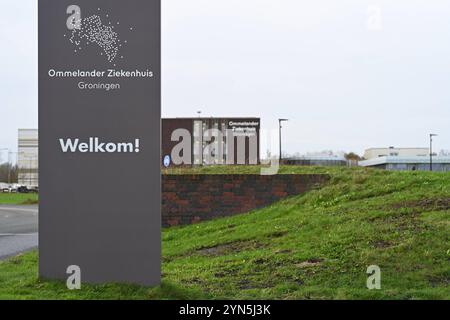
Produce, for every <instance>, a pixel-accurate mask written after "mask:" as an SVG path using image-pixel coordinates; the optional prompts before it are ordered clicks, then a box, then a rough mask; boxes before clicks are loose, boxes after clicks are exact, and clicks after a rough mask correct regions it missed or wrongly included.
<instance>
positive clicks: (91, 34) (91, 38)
mask: <svg viewBox="0 0 450 320" xmlns="http://www.w3.org/2000/svg"><path fill="white" fill-rule="evenodd" d="M97 11H98V12H97V13H96V14H92V15H90V16H88V17H85V18H83V17H82V14H81V9H80V7H79V6H75V5H71V6H69V7H67V14H70V16H69V18H68V19H67V29H68V30H69V31H70V32H69V33H66V34H64V37H65V38H67V39H68V41H69V42H70V44H72V46H73V48H74V50H73V51H74V54H79V53H80V51H82V50H83V49H85V48H86V47H87V46H89V45H92V44H93V45H95V46H96V47H97V49H98V54H99V55H101V56H104V57H105V58H106V60H107V61H108V62H110V63H111V64H114V66H115V65H116V64H115V61H116V60H117V59H123V55H120V54H119V52H120V50H121V48H122V47H123V46H124V45H126V44H127V40H122V39H120V37H119V32H118V31H117V30H116V29H118V28H119V27H120V22H119V21H116V22H115V23H113V22H112V21H111V20H110V19H109V14H108V13H103V12H102V10H101V8H98V9H97ZM124 29H127V31H128V32H133V27H128V28H124ZM123 31H124V30H121V33H123Z"/></svg>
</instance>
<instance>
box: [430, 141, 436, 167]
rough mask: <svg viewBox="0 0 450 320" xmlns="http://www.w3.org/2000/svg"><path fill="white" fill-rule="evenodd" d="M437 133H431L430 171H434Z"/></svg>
mask: <svg viewBox="0 0 450 320" xmlns="http://www.w3.org/2000/svg"><path fill="white" fill-rule="evenodd" d="M436 136H437V134H435V133H430V171H433V137H436Z"/></svg>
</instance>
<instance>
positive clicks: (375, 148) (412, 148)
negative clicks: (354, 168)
mask: <svg viewBox="0 0 450 320" xmlns="http://www.w3.org/2000/svg"><path fill="white" fill-rule="evenodd" d="M380 149H387V150H389V149H397V150H417V149H426V150H428V149H429V148H427V147H411V148H409V147H406V148H397V147H392V148H391V147H379V148H377V147H374V148H368V149H366V151H367V150H380Z"/></svg>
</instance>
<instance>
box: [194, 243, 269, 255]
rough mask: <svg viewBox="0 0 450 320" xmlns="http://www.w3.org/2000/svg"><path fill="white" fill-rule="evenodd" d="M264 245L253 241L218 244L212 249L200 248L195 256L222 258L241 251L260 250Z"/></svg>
mask: <svg viewBox="0 0 450 320" xmlns="http://www.w3.org/2000/svg"><path fill="white" fill-rule="evenodd" d="M263 247H264V245H263V244H262V243H261V242H258V241H255V240H247V241H236V242H231V243H226V244H220V245H217V246H213V247H208V248H201V249H199V250H197V251H196V253H197V254H199V255H203V256H223V255H226V254H230V253H238V252H241V251H243V250H251V249H260V248H263Z"/></svg>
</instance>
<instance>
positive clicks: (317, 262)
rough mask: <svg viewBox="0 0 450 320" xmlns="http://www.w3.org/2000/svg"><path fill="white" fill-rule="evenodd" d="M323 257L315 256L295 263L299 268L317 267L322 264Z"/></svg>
mask: <svg viewBox="0 0 450 320" xmlns="http://www.w3.org/2000/svg"><path fill="white" fill-rule="evenodd" d="M322 261H323V259H318V258H313V259H308V260H306V261H303V262H300V263H297V264H295V266H296V267H297V268H309V267H316V266H319V265H321V264H322Z"/></svg>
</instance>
